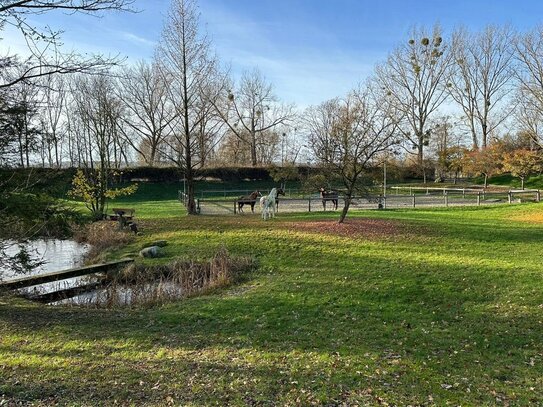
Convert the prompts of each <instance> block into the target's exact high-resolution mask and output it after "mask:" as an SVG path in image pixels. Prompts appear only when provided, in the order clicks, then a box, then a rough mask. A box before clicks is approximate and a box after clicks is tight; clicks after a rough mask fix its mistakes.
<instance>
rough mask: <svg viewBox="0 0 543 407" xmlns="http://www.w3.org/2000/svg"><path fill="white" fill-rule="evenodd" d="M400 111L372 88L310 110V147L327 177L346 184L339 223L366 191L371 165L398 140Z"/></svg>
mask: <svg viewBox="0 0 543 407" xmlns="http://www.w3.org/2000/svg"><path fill="white" fill-rule="evenodd" d="M398 113H399V112H398V111H397V109H396V108H395V107H393V106H390V105H387V104H386V103H383V101H382V100H378V99H376V98H375V94H374V93H373V92H372V91H371V90H370V89H369V88H367V89H359V90H356V91H353V92H351V93H350V94H349V95H348V96H347V97H345V98H343V99H332V100H330V101H327V102H324V103H323V104H321V105H320V106H318V107H313V108H310V109H309V110H308V111H307V112H306V115H305V116H306V120H307V125H308V130H309V140H308V141H309V143H308V146H309V148H310V149H311V151H312V153H313V154H314V156H315V157H316V158H317V161H318V163H319V164H320V165H321V166H323V169H324V171H325V172H326V174H327V176H328V177H336V178H338V179H339V180H340V181H341V182H342V184H343V187H344V190H343V195H344V200H345V205H344V207H343V210H342V212H341V216H340V218H339V223H343V221H344V220H345V217H346V216H347V212H348V211H349V207H350V205H351V202H352V199H353V197H354V196H355V195H356V193H357V192H363V193H365V192H366V190H365V188H364V183H363V182H362V181H363V176H364V173H365V172H367V171H368V169H369V166H370V165H371V164H372V163H373V162H374V160H375V159H376V158H377V157H378V155H379V154H380V153H382V152H384V151H387V150H389V149H390V148H391V147H392V146H393V145H394V144H396V143H397V135H396V134H397V129H398V124H399V116H398Z"/></svg>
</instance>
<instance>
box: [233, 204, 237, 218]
mask: <svg viewBox="0 0 543 407" xmlns="http://www.w3.org/2000/svg"><path fill="white" fill-rule="evenodd" d="M236 203H237V202H236V201H234V215H235V214H236Z"/></svg>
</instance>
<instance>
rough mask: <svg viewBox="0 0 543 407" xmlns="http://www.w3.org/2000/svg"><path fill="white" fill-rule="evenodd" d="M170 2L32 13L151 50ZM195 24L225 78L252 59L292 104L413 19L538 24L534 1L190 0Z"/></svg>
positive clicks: (391, 43)
mask: <svg viewBox="0 0 543 407" xmlns="http://www.w3.org/2000/svg"><path fill="white" fill-rule="evenodd" d="M169 4H170V0H136V3H135V6H136V7H137V8H138V9H140V10H141V12H140V13H136V14H133V13H109V14H106V15H104V16H103V17H102V18H95V17H91V16H86V15H69V16H67V15H65V14H62V13H50V14H46V15H43V16H39V17H34V18H33V20H32V23H34V24H36V25H38V26H39V25H44V24H48V25H50V26H51V27H52V28H61V29H63V30H64V31H65V34H64V37H63V38H64V42H65V45H66V47H68V48H76V49H78V50H79V51H82V52H103V53H110V54H117V53H119V54H121V55H123V56H126V57H127V58H128V62H130V61H135V60H137V59H142V58H143V59H145V58H151V56H152V55H153V49H154V46H155V44H156V42H157V41H158V40H159V38H160V32H161V29H162V23H163V20H164V16H165V14H166V12H167V9H168V6H169ZM199 4H200V10H201V20H202V26H203V27H204V29H205V30H207V32H208V34H209V35H210V36H211V38H212V39H213V44H214V48H215V50H216V52H217V53H218V55H219V56H220V58H221V60H222V61H223V62H224V63H225V64H228V65H229V66H230V69H231V72H232V74H233V75H234V77H239V75H240V74H241V72H243V71H244V70H248V69H252V68H253V67H255V66H256V67H259V68H260V69H261V70H262V71H263V73H264V74H265V75H266V77H267V78H268V79H269V80H270V81H272V82H273V84H274V87H275V90H276V93H277V95H278V96H279V97H280V98H281V99H283V100H285V101H287V102H295V103H297V104H298V105H300V106H301V107H304V106H307V105H310V104H317V103H320V102H321V101H324V100H326V99H329V98H332V97H335V96H340V95H343V94H344V93H345V92H347V91H348V90H349V89H350V88H352V87H354V86H355V85H356V84H357V83H358V82H360V81H363V80H364V79H365V78H366V77H367V76H368V75H371V72H372V70H373V67H374V66H375V64H376V63H378V62H380V61H382V60H384V59H385V58H386V55H387V53H388V52H389V51H390V50H391V49H393V48H394V47H395V46H396V45H397V44H398V43H399V42H401V41H405V40H407V38H408V31H409V29H410V28H411V27H413V26H414V25H419V26H428V27H429V26H432V25H433V24H434V23H436V22H438V23H440V24H441V25H442V27H443V28H444V30H445V31H446V32H448V31H450V30H451V29H452V28H454V27H456V26H459V25H463V26H465V27H467V28H469V29H472V30H477V29H480V28H482V27H483V26H485V25H487V24H511V25H512V26H513V27H515V28H517V29H519V30H526V29H530V28H532V27H534V26H535V25H537V24H540V23H541V18H542V17H543V1H541V0H518V1H511V0H471V1H470V0H455V1H451V0H431V1H421V0H411V1H409V0H404V1H402V0H380V1H376V0H371V1H370V0H259V1H258V0H257V1H255V0H200V2H199ZM2 36H3V38H4V39H3V41H1V42H0V49H3V50H5V49H6V48H9V49H11V50H12V51H13V52H19V50H22V49H24V43H23V42H22V39H21V38H19V37H17V35H16V34H15V33H13V32H12V31H11V30H9V29H7V30H5V32H3V33H2Z"/></svg>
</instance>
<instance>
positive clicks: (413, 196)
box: [412, 194, 415, 208]
mask: <svg viewBox="0 0 543 407" xmlns="http://www.w3.org/2000/svg"><path fill="white" fill-rule="evenodd" d="M412 198H413V208H414V207H415V194H413V195H412Z"/></svg>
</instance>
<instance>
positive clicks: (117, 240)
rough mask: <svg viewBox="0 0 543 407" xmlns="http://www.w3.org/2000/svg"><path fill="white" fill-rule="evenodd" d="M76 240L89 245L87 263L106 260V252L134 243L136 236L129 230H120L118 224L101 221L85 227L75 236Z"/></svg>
mask: <svg viewBox="0 0 543 407" xmlns="http://www.w3.org/2000/svg"><path fill="white" fill-rule="evenodd" d="M74 238H75V240H77V241H78V242H80V243H87V244H89V245H90V246H91V249H90V250H89V252H88V253H87V255H86V256H85V258H86V260H87V261H90V260H92V261H93V262H99V261H103V260H105V254H106V253H105V252H106V251H107V250H109V249H114V248H117V247H120V246H124V245H127V244H129V243H132V242H133V241H134V239H135V236H134V235H133V234H131V233H130V231H128V230H119V228H118V223H117V222H111V221H106V220H104V221H99V222H93V223H91V224H88V225H85V226H84V227H82V228H81V229H79V230H77V231H76V233H75V234H74Z"/></svg>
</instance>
